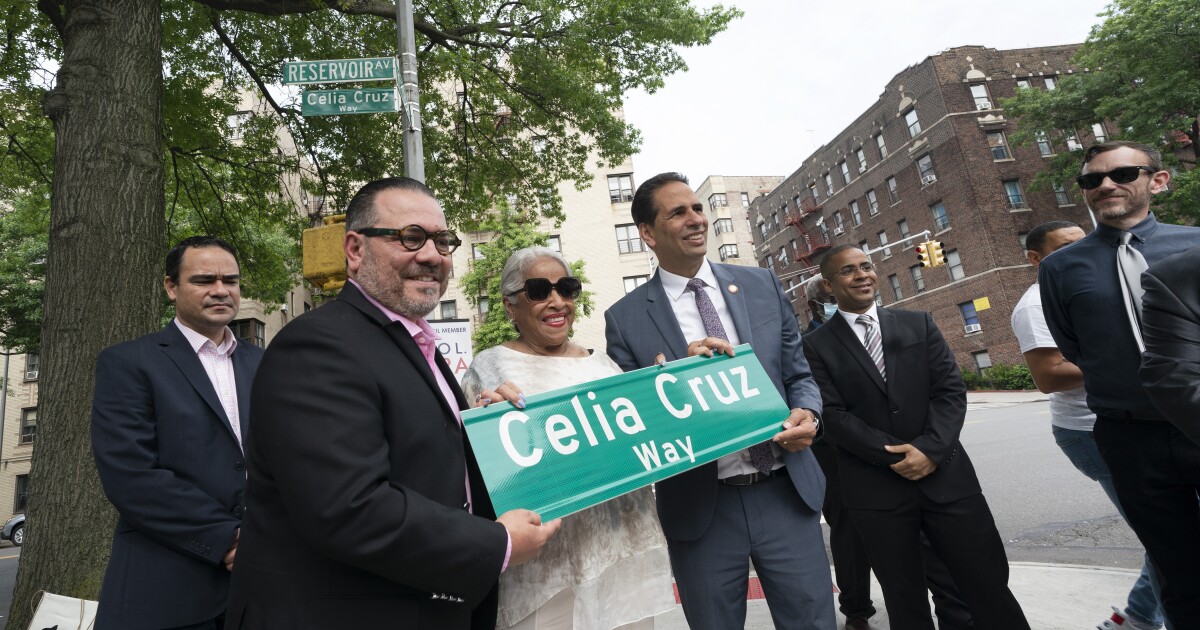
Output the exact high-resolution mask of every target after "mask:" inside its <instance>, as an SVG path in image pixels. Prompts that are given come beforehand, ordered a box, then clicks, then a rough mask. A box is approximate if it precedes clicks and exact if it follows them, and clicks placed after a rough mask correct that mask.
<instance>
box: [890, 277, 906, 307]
mask: <svg viewBox="0 0 1200 630" xmlns="http://www.w3.org/2000/svg"><path fill="white" fill-rule="evenodd" d="M888 281H889V282H891V283H892V295H894V296H896V300H897V301H899V300H903V299H904V293H903V292H901V291H900V278H897V277H896V274H892V275H890V276H888Z"/></svg>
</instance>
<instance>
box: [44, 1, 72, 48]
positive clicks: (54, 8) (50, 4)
mask: <svg viewBox="0 0 1200 630" xmlns="http://www.w3.org/2000/svg"><path fill="white" fill-rule="evenodd" d="M37 7H38V11H41V12H42V13H43V14H45V16H46V17H47V18H49V19H50V24H52V25H54V30H55V31H56V32H58V38H59V39H60V40H62V39H65V38H64V37H63V30H64V29H66V27H67V20H66V18H65V17H63V14H62V7H60V6H59V5H58V3H57V2H55V1H54V0H38V3H37Z"/></svg>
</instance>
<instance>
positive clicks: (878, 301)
mask: <svg viewBox="0 0 1200 630" xmlns="http://www.w3.org/2000/svg"><path fill="white" fill-rule="evenodd" d="M875 305H876V306H883V291H876V292H875Z"/></svg>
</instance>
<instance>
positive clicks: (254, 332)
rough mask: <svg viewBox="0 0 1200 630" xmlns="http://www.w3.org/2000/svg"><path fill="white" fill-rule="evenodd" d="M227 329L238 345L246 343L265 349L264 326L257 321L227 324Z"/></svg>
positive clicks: (248, 320) (239, 321) (243, 320)
mask: <svg viewBox="0 0 1200 630" xmlns="http://www.w3.org/2000/svg"><path fill="white" fill-rule="evenodd" d="M229 329H230V330H232V331H233V336H234V338H235V339H237V340H238V342H239V343H248V344H250V345H252V346H258V347H259V348H265V347H267V340H266V326H263V323H262V322H260V321H258V320H257V319H240V320H236V321H232V322H229Z"/></svg>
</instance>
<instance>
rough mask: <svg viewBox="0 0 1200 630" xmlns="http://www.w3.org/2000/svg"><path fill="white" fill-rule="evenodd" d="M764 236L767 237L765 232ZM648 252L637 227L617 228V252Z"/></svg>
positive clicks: (623, 226)
mask: <svg viewBox="0 0 1200 630" xmlns="http://www.w3.org/2000/svg"><path fill="white" fill-rule="evenodd" d="M763 236H764V237H765V236H766V234H765V231H764V234H763ZM644 251H646V244H645V243H643V242H642V237H641V235H639V234H638V231H637V226H636V225H634V224H632V223H626V224H625V225H618V226H617V252H619V253H622V254H632V253H635V252H644Z"/></svg>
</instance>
